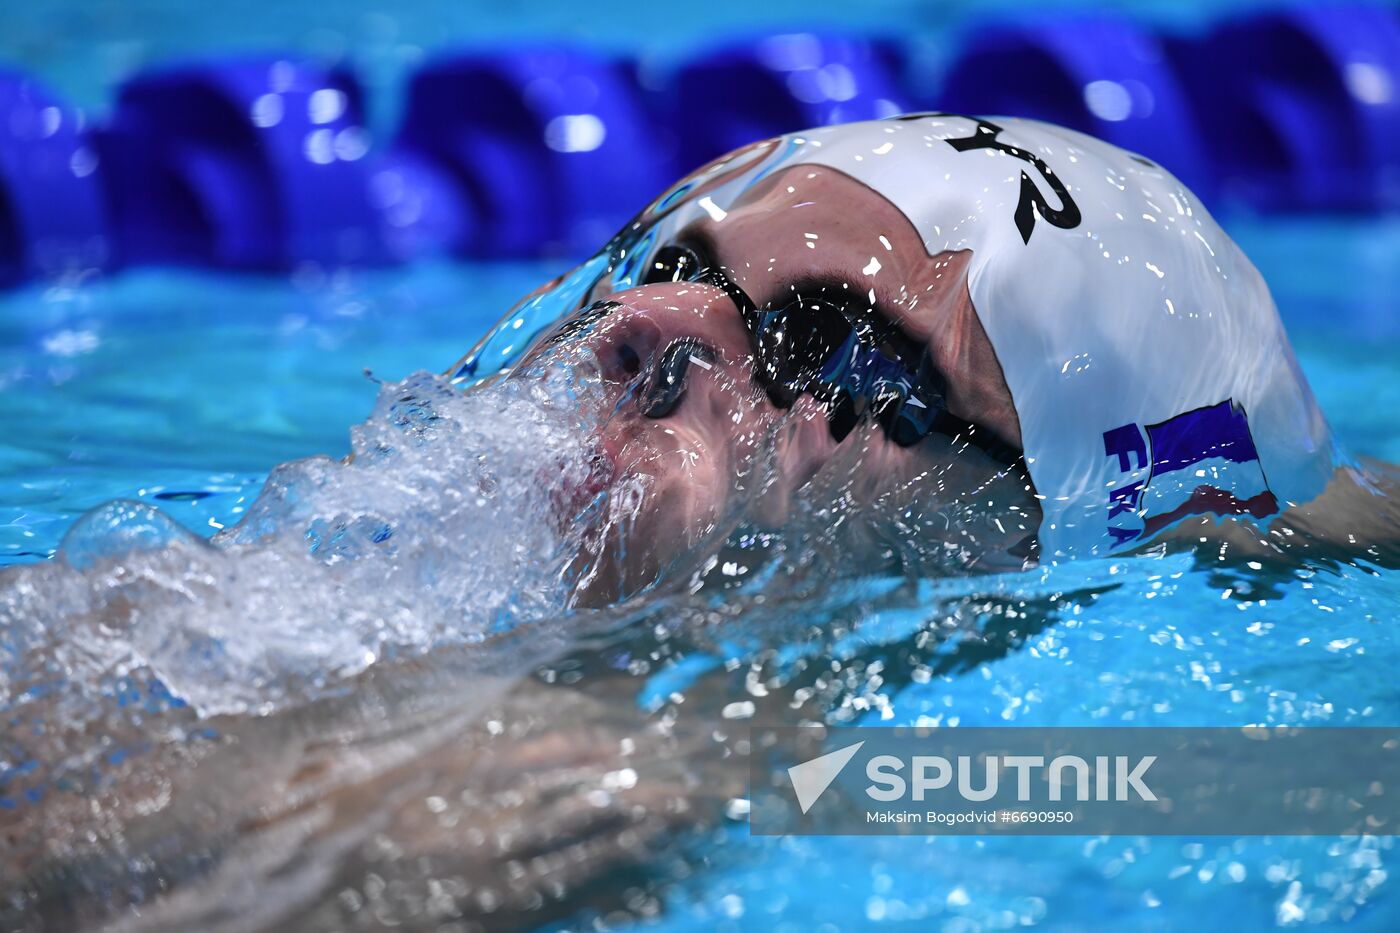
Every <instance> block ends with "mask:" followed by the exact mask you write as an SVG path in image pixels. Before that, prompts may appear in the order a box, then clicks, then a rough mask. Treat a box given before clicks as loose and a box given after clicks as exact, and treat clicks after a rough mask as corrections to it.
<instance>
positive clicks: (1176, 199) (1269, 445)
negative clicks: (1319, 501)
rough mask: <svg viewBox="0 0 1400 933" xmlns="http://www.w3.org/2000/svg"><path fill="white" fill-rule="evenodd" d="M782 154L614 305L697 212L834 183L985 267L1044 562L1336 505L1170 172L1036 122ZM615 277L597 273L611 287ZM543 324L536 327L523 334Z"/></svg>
mask: <svg viewBox="0 0 1400 933" xmlns="http://www.w3.org/2000/svg"><path fill="white" fill-rule="evenodd" d="M776 142H777V144H776V145H773V146H768V147H758V148H754V149H751V150H744V151H741V152H740V153H739V154H737V155H736V156H735V158H734V159H733V160H731V161H730V162H728V163H721V164H719V165H717V166H715V167H712V169H711V171H710V172H709V175H710V176H715V175H719V174H721V173H723V174H727V175H728V177H727V178H726V179H725V181H724V182H723V183H722V184H719V185H716V186H712V187H710V188H708V190H707V191H706V194H705V196H704V197H700V198H690V199H687V194H688V192H689V191H691V190H693V189H694V188H695V187H696V186H697V185H699V184H702V183H703V181H704V179H703V177H702V178H699V179H697V178H692V179H690V180H688V182H686V183H683V184H682V185H680V186H678V187H677V188H675V189H673V190H672V191H670V192H668V193H667V194H665V195H663V196H662V197H661V198H660V199H658V201H657V202H656V203H655V204H653V205H652V207H651V208H650V209H649V211H647V212H644V213H643V215H642V217H641V218H640V219H641V221H642V224H643V226H642V227H641V228H638V229H637V233H638V238H637V239H636V240H634V241H632V242H630V243H629V246H630V251H631V253H632V255H630V256H628V257H626V260H627V261H625V262H622V263H620V264H619V263H617V262H613V263H612V268H611V269H609V270H608V271H609V272H610V273H611V275H612V277H613V285H614V286H615V287H619V288H621V287H627V286H629V285H631V284H633V283H634V276H635V273H634V271H633V270H634V269H635V268H637V267H638V266H640V262H639V260H645V259H647V258H648V257H649V254H650V252H652V251H654V250H655V248H656V247H657V246H659V245H661V244H664V243H665V242H666V241H667V240H668V238H669V237H670V236H672V235H673V234H674V233H676V232H678V231H679V230H680V229H681V228H683V227H684V226H685V225H686V224H688V223H689V222H690V221H692V220H693V219H695V218H696V217H698V216H700V215H701V213H702V212H704V213H705V214H708V215H709V216H710V217H711V218H714V219H716V220H718V221H719V222H720V223H721V224H722V223H723V220H722V218H723V217H724V216H725V214H726V212H727V210H728V209H729V208H730V206H731V205H732V204H733V203H734V202H735V201H736V200H737V199H738V198H739V197H740V196H741V195H742V194H743V193H744V192H745V191H746V190H748V189H749V188H750V187H752V186H753V185H754V184H755V183H757V182H758V181H759V180H760V179H762V178H763V177H765V176H767V175H769V174H771V173H773V172H774V171H777V170H780V169H785V168H788V167H791V166H794V165H801V164H813V165H822V166H826V167H828V168H832V169H836V170H838V171H840V172H843V173H845V174H847V175H849V176H851V177H852V178H855V179H856V180H858V181H860V182H862V183H863V184H865V185H866V186H868V187H869V188H871V189H873V190H874V191H876V192H878V193H879V194H881V195H882V196H883V197H885V198H886V199H887V200H888V201H890V202H891V203H892V204H893V205H895V206H896V207H897V208H899V210H900V211H901V212H902V213H903V214H904V215H905V216H906V217H907V218H908V219H909V221H910V222H911V223H912V224H913V226H914V227H915V229H916V230H917V231H918V232H919V234H920V236H921V237H922V238H923V240H924V245H925V247H926V248H927V250H928V252H929V254H930V255H934V254H937V253H940V252H943V251H948V250H970V251H971V253H972V258H971V262H970V265H969V272H968V276H969V278H968V287H969V291H970V294H971V298H972V304H973V307H974V308H975V309H976V312H977V315H978V317H979V319H980V320H981V323H982V326H983V328H984V329H985V330H986V333H987V336H988V338H989V339H990V341H991V344H992V348H993V349H994V351H995V352H996V355H997V357H998V359H999V361H1000V363H1001V367H1002V370H1003V373H1004V376H1005V378H1006V382H1007V385H1008V387H1009V389H1010V392H1011V397H1012V400H1013V402H1014V404H1015V407H1016V411H1017V414H1018V417H1019V420H1020V426H1021V437H1022V442H1023V448H1024V452H1025V459H1026V464H1027V468H1028V470H1029V472H1030V476H1031V479H1032V481H1033V482H1034V484H1035V490H1036V493H1037V495H1038V496H1039V497H1040V499H1041V503H1040V504H1041V507H1042V511H1043V516H1044V518H1043V522H1042V526H1041V528H1040V530H1039V536H1038V537H1039V541H1040V546H1041V551H1040V555H1041V559H1042V560H1055V559H1057V558H1062V557H1078V556H1088V555H1093V554H1106V553H1109V552H1111V551H1113V550H1115V549H1121V548H1126V547H1131V546H1133V545H1135V544H1138V543H1141V542H1143V541H1146V540H1148V539H1150V538H1151V537H1152V536H1153V535H1154V534H1155V533H1157V532H1158V531H1160V530H1162V529H1164V528H1166V527H1169V526H1170V525H1172V524H1173V523H1175V522H1176V521H1178V520H1180V519H1182V518H1184V517H1186V516H1188V515H1192V514H1200V513H1215V514H1222V515H1231V514H1249V515H1253V516H1254V517H1255V518H1256V519H1261V520H1263V519H1267V518H1269V517H1270V516H1272V515H1275V514H1277V513H1278V512H1280V511H1281V510H1282V509H1284V508H1286V507H1288V505H1290V504H1293V503H1300V502H1306V501H1308V500H1310V499H1312V498H1314V497H1315V496H1317V495H1318V494H1319V493H1321V491H1322V489H1323V487H1324V486H1325V485H1326V483H1327V480H1328V478H1329V477H1330V476H1331V474H1332V471H1333V469H1334V467H1335V457H1334V450H1333V445H1332V441H1331V437H1330V434H1329V431H1328V428H1327V424H1326V421H1325V420H1324V418H1323V417H1322V414H1321V411H1320V410H1319V409H1318V406H1317V404H1316V402H1315V400H1314V399H1313V396H1312V393H1311V391H1310V390H1309V388H1308V386H1307V383H1306V381H1305V380H1304V378H1303V376H1302V374H1301V372H1300V370H1299V368H1298V365H1297V362H1296V360H1295V358H1294V356H1293V353H1292V350H1291V348H1290V347H1289V344H1288V339H1287V337H1286V335H1285V334H1284V331H1283V326H1282V323H1281V322H1280V321H1279V317H1278V312H1277V310H1276V309H1275V307H1274V304H1273V301H1272V300H1271V298H1270V297H1269V292H1268V289H1267V288H1266V286H1265V285H1264V282H1263V280H1262V278H1261V277H1260V276H1259V273H1258V272H1257V271H1256V270H1255V268H1254V267H1253V266H1252V265H1251V264H1250V262H1249V261H1248V259H1246V258H1245V256H1244V255H1243V254H1242V253H1241V252H1240V250H1239V248H1238V247H1237V246H1235V244H1234V243H1233V242H1232V241H1231V240H1230V238H1229V237H1227V236H1226V235H1225V233H1224V232H1223V231H1222V230H1221V229H1220V227H1219V226H1217V225H1216V223H1215V222H1214V220H1212V219H1211V217H1210V215H1209V214H1208V213H1207V212H1206V210H1205V208H1204V207H1202V206H1201V204H1200V202H1199V201H1197V200H1196V198H1195V196H1194V195H1192V194H1191V193H1190V192H1189V191H1187V190H1186V188H1185V187H1184V186H1182V184H1181V183H1180V182H1178V181H1177V180H1176V179H1175V178H1174V177H1172V176H1171V174H1170V173H1168V172H1167V171H1165V170H1164V169H1162V168H1161V167H1160V166H1158V165H1156V164H1154V163H1152V162H1150V161H1148V160H1147V159H1144V158H1142V157H1140V156H1136V155H1133V154H1131V153H1128V152H1125V151H1124V150H1122V149H1119V148H1117V147H1115V146H1112V145H1109V144H1107V143H1104V142H1100V141H1098V140H1096V139H1093V138H1091V137H1088V136H1085V135H1083V134H1080V133H1076V132H1073V131H1071V130H1066V129H1062V128H1059V127H1055V126H1051V125H1048V124H1044V123H1039V122H1036V121H1031V120H1019V119H995V120H982V119H977V118H973V117H964V116H956V115H950V114H913V115H908V116H903V117H897V118H893V119H889V120H878V121H870V122H865V123H852V124H845V125H842V126H833V127H826V128H823V129H817V130H811V131H807V132H803V133H794V134H790V135H788V136H784V137H780V138H779V139H778V140H777V141H776ZM746 161H747V162H748V163H749V164H747V165H745V164H744V163H745V162H746ZM650 218H655V221H654V223H653V222H651V221H650ZM614 258H616V257H614ZM601 259H602V257H599V258H598V259H595V260H594V261H593V262H591V263H589V264H587V265H586V266H585V267H584V269H583V270H580V271H584V270H591V271H590V272H589V273H588V275H591V276H592V277H593V278H595V279H596V278H597V277H598V276H599V275H601V274H604V268H603V266H604V265H606V263H602V264H600V260H601ZM587 277H588V276H587V275H585V276H584V278H587ZM545 314H546V312H545V309H544V308H543V307H540V308H538V309H537V310H535V311H533V312H532V311H531V307H530V306H529V305H526V306H524V307H523V308H522V309H520V312H519V314H518V316H519V317H521V318H522V323H523V324H528V325H529V327H528V328H525V330H526V333H525V334H524V335H519V336H521V337H524V336H528V334H530V333H534V332H536V331H537V330H539V329H540V328H542V327H544V326H547V325H548V323H550V322H549V321H543V320H540V318H541V317H542V316H544V315H545ZM507 326H512V327H514V328H516V329H517V333H518V329H520V328H521V324H512V320H508V321H506V322H503V323H502V328H505V327H507ZM500 332H501V331H500V329H498V331H497V333H500ZM493 339H494V338H493ZM526 342H528V341H526V340H517V341H516V343H517V344H518V345H519V346H520V347H523V345H524V344H525V343H526ZM490 349H491V340H488V341H487V343H485V344H484V345H483V347H482V348H478V351H477V352H476V353H475V354H474V356H473V357H472V359H471V361H470V364H471V366H472V369H473V371H475V368H476V365H477V364H479V363H483V362H486V360H484V359H483V358H482V357H483V353H488V352H489V351H490ZM499 350H500V348H499V347H497V348H496V353H497V356H496V359H495V360H494V362H495V364H496V365H505V364H507V363H508V362H509V359H508V357H509V355H510V354H504V353H500V352H499Z"/></svg>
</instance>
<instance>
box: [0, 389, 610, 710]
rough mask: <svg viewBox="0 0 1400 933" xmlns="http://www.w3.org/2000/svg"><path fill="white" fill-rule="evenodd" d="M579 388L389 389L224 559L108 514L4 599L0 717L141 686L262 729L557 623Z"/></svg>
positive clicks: (167, 530) (247, 525)
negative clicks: (301, 706)
mask: <svg viewBox="0 0 1400 933" xmlns="http://www.w3.org/2000/svg"><path fill="white" fill-rule="evenodd" d="M581 387H582V389H583V390H585V391H586V388H587V377H586V374H585V375H584V377H583V378H582V379H580V378H578V377H576V376H571V375H569V374H566V373H565V372H564V370H562V369H560V368H557V367H555V368H552V369H548V370H545V371H543V372H541V373H538V374H536V376H535V378H521V379H515V380H509V381H502V382H499V383H497V384H495V385H493V386H490V387H487V388H484V389H482V390H480V391H476V392H473V393H469V394H465V395H464V394H462V393H460V392H458V391H456V390H454V389H452V388H451V387H450V386H448V385H447V384H446V383H445V381H444V380H442V379H441V378H439V377H435V376H430V375H426V374H420V375H416V376H413V377H410V378H409V379H407V380H405V381H403V382H401V383H395V384H391V385H386V386H384V388H383V390H382V391H381V393H380V396H379V399H378V402H377V404H376V406H375V409H374V411H373V413H372V414H371V415H370V417H369V418H368V420H366V421H365V422H364V423H363V424H361V425H359V426H357V427H355V428H354V429H353V430H352V451H353V452H352V454H351V456H350V457H348V458H346V459H345V460H339V461H337V460H331V459H329V458H325V457H316V458H311V459H306V460H299V461H295V462H292V463H288V464H284V465H282V466H280V467H278V468H277V469H276V470H274V471H273V472H272V474H271V476H270V477H269V478H268V480H267V483H266V485H265V487H264V489H263V492H262V494H261V495H260V496H259V498H258V500H257V502H256V503H255V504H254V505H253V506H252V507H251V508H250V509H249V511H248V514H247V515H246V516H245V518H244V520H243V521H242V522H241V523H240V524H239V525H238V526H236V527H235V528H232V529H229V530H228V531H225V532H223V533H221V534H220V535H218V536H217V537H216V538H215V539H214V540H213V541H212V542H208V543H206V542H204V541H202V540H200V539H199V538H197V537H196V536H194V535H193V534H191V533H190V532H188V531H186V530H184V529H182V528H180V527H179V526H178V525H176V524H175V523H174V522H173V521H172V520H171V519H169V518H168V517H167V516H165V515H164V514H163V513H161V512H160V511H159V510H157V509H155V508H153V507H151V506H149V505H145V504H142V503H135V502H115V503H111V504H109V505H107V506H104V507H102V508H99V509H97V510H96V511H94V512H92V513H90V514H89V515H87V516H85V517H84V518H83V519H82V520H80V521H79V522H78V523H77V524H76V525H75V526H74V527H73V529H72V530H71V531H70V532H69V534H68V536H67V537H66V539H65V541H64V544H63V547H62V550H61V553H60V557H59V559H58V560H56V561H54V562H53V563H52V564H49V565H43V566H35V567H29V568H23V569H20V570H18V571H15V572H13V573H11V574H9V575H8V576H7V577H6V578H5V579H4V582H3V584H0V632H3V633H4V634H3V636H0V637H3V645H4V657H5V660H4V664H3V667H0V707H3V708H7V709H10V710H13V709H15V707H16V706H17V705H20V706H22V705H24V704H25V703H26V702H27V701H28V700H31V699H34V698H35V691H36V690H40V688H42V690H41V692H42V694H43V695H44V696H45V698H46V699H45V702H49V703H51V702H52V701H53V695H54V694H55V693H59V694H65V695H68V696H69V697H70V698H71V700H72V702H73V703H81V702H83V701H84V700H85V699H89V698H90V695H91V694H92V693H93V692H94V691H95V690H97V689H99V686H98V685H100V684H101V683H102V682H103V681H104V679H109V678H110V677H112V676H119V675H124V674H127V673H129V672H130V671H131V670H132V669H134V668H137V667H145V668H149V669H150V670H151V671H152V672H154V674H155V676H157V677H158V678H159V679H160V680H161V681H162V682H163V683H164V684H165V685H166V687H167V688H168V689H169V690H170V691H171V692H172V693H173V694H174V695H175V696H177V697H180V698H182V699H183V700H185V701H186V702H188V703H190V704H192V705H193V706H194V707H195V708H196V709H197V710H198V711H199V712H200V713H202V714H204V715H209V714H214V713H226V712H239V711H249V710H251V711H255V712H266V711H269V710H270V709H272V708H274V707H275V706H277V705H278V704H280V703H282V702H283V701H285V700H286V699H288V698H289V697H292V696H297V695H302V696H304V695H306V694H308V693H314V691H315V690H316V689H318V687H321V686H324V685H326V684H329V683H333V682H335V681H336V680H338V679H341V678H344V677H345V676H348V675H352V674H354V673H356V672H358V671H361V670H363V669H365V668H366V667H367V666H368V665H370V664H372V663H374V661H375V660H376V659H377V658H379V657H380V656H382V655H385V654H386V653H387V654H396V653H398V654H402V653H413V652H421V651H425V650H428V649H430V648H433V647H434V646H438V645H442V644H444V643H461V642H470V641H472V640H479V639H482V638H485V637H488V636H489V635H490V634H491V633H492V632H493V631H500V630H503V629H506V628H509V627H510V626H512V625H515V624H519V623H521V622H523V621H530V620H537V619H541V618H545V617H547V616H549V615H550V614H552V613H558V612H559V611H560V610H562V609H564V608H565V607H566V606H567V604H568V602H569V600H570V597H571V594H572V592H573V587H574V584H575V582H576V581H575V579H574V574H573V573H571V572H570V564H571V560H572V559H573V557H574V555H575V553H576V552H577V549H578V541H579V539H580V537H581V536H583V535H584V534H586V532H587V529H586V528H585V527H583V526H579V527H575V528H573V529H571V530H569V531H568V532H567V533H565V531H564V529H566V528H568V523H567V522H564V523H561V522H560V521H559V520H558V516H557V514H556V510H557V508H558V504H559V502H560V501H564V500H561V495H563V492H564V491H567V490H571V489H578V488H589V487H590V484H593V485H598V484H597V483H596V474H597V473H598V471H599V469H600V460H599V458H598V452H597V450H596V449H595V447H594V446H593V444H592V442H591V434H590V431H591V430H592V426H591V425H590V422H589V418H588V416H587V411H588V408H587V406H586V405H581V404H580V396H579V393H580V390H581Z"/></svg>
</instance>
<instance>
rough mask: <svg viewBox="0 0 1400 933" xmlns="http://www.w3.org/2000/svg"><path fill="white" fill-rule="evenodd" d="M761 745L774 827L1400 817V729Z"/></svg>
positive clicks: (1225, 823)
mask: <svg viewBox="0 0 1400 933" xmlns="http://www.w3.org/2000/svg"><path fill="white" fill-rule="evenodd" d="M842 739H846V740H847V741H841V740H842ZM750 747H751V748H752V749H753V750H754V754H753V755H752V759H751V760H752V770H751V784H752V786H751V797H750V806H749V810H748V813H749V819H750V826H751V828H752V830H753V832H755V833H761V834H778V833H802V832H810V833H839V834H868V833H880V832H895V833H901V832H921V831H922V832H950V833H1017V832H1022V833H1055V834H1065V833H1082V834H1100V833H1134V834H1151V833H1186V834H1193V835H1194V834H1201V835H1222V834H1223V835H1254V834H1268V835H1294V834H1328V835H1331V834H1349V833H1368V834H1388V833H1396V832H1400V785H1397V786H1396V787H1394V788H1391V787H1388V786H1387V785H1388V782H1390V778H1391V776H1393V775H1395V774H1400V730H1395V729H1272V730H1270V729H1258V728H1242V729H1153V728H1136V729H1125V728H1108V729H1024V728H1005V729H916V728H907V729H884V728H846V729H834V730H825V729H810V728H809V729H795V728H774V729H762V728H761V727H755V728H754V730H753V734H752V737H751V746H750ZM792 762H795V763H792Z"/></svg>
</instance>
